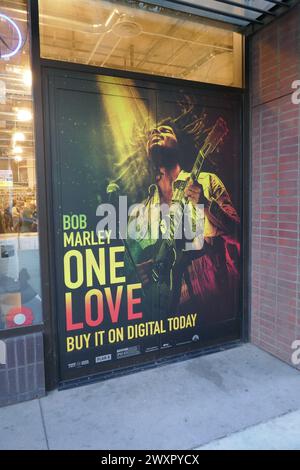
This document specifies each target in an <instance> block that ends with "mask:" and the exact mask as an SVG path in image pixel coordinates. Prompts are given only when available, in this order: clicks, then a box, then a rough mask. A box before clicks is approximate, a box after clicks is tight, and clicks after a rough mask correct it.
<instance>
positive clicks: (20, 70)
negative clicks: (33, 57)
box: [0, 0, 34, 169]
mask: <svg viewBox="0 0 300 470" xmlns="http://www.w3.org/2000/svg"><path fill="white" fill-rule="evenodd" d="M0 11H1V13H4V14H6V15H8V16H10V17H11V18H14V20H15V21H16V22H17V24H18V26H19V28H20V30H21V34H22V39H23V46H22V50H21V52H20V53H19V54H17V55H16V56H14V57H12V58H11V59H9V60H4V59H0V82H1V85H2V87H1V93H0V161H3V162H5V161H6V160H7V159H9V160H11V161H13V160H14V156H15V152H14V145H13V140H12V138H13V135H14V133H15V132H20V133H22V134H23V135H24V137H25V140H24V141H22V142H17V143H16V145H17V146H18V147H21V148H22V153H21V154H20V155H19V156H20V157H21V159H22V160H21V161H20V162H19V164H18V165H19V168H20V169H21V168H22V167H24V166H26V167H33V164H34V163H33V161H34V139H33V128H32V126H33V123H32V121H20V120H18V119H17V111H18V109H26V110H28V111H30V112H32V95H31V86H30V84H28V83H25V82H24V74H26V72H28V71H29V70H30V63H29V44H28V41H27V39H28V30H27V12H26V4H25V2H24V1H23V0H15V1H8V0H2V2H1V8H0ZM7 31H8V29H7V27H6V25H4V24H3V25H2V24H0V36H1V37H3V39H4V40H7V37H6V34H7Z"/></svg>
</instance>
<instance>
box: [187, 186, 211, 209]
mask: <svg viewBox="0 0 300 470" xmlns="http://www.w3.org/2000/svg"><path fill="white" fill-rule="evenodd" d="M184 195H185V197H186V198H187V199H188V200H189V201H191V202H192V203H193V204H204V205H207V202H208V201H207V199H206V197H205V196H204V192H203V187H202V184H200V183H198V181H190V183H189V184H188V185H187V187H186V188H185V191H184Z"/></svg>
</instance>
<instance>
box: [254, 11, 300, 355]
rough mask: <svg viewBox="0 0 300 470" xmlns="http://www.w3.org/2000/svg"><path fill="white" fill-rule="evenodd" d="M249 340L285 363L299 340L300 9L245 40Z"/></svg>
mask: <svg viewBox="0 0 300 470" xmlns="http://www.w3.org/2000/svg"><path fill="white" fill-rule="evenodd" d="M250 50H251V54H250V58H251V60H250V64H251V111H252V233H251V236H252V239H251V244H252V265H251V270H252V292H251V300H252V308H251V310H252V322H251V337H252V342H253V343H255V344H256V345H258V346H260V347H261V348H263V349H265V350H266V351H268V352H270V353H272V354H274V355H276V356H277V357H279V358H281V359H283V360H284V361H286V362H289V363H291V354H292V350H291V343H292V342H293V341H294V340H296V339H300V240H299V232H300V105H293V104H292V101H291V96H292V93H293V91H294V90H293V89H292V88H291V84H292V82H293V81H294V80H300V6H297V7H296V8H294V9H293V10H292V11H291V12H290V13H288V14H287V15H285V16H283V17H282V18H281V19H279V20H277V21H275V22H273V23H272V24H270V25H269V26H268V27H266V28H265V29H263V30H261V31H260V32H258V33H257V34H256V35H255V36H253V38H252V39H251V49H250Z"/></svg>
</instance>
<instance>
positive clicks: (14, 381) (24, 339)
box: [0, 333, 45, 406]
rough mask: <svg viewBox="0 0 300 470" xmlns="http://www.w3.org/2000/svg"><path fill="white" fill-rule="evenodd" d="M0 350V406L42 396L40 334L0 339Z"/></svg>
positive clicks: (41, 339)
mask: <svg viewBox="0 0 300 470" xmlns="http://www.w3.org/2000/svg"><path fill="white" fill-rule="evenodd" d="M3 346H4V348H3ZM4 350H5V353H4ZM1 353H2V354H1V357H0V359H1V360H0V406H4V405H10V404H12V403H17V402H21V401H25V400H31V399H33V398H38V397H41V396H44V395H45V378H44V352H43V335H42V333H34V334H29V335H25V336H17V337H15V338H9V339H6V340H2V342H1ZM3 353H4V354H3Z"/></svg>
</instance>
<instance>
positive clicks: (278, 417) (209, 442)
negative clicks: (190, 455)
mask: <svg viewBox="0 0 300 470" xmlns="http://www.w3.org/2000/svg"><path fill="white" fill-rule="evenodd" d="M297 411H300V408H296V409H294V410H289V411H285V412H284V413H282V414H280V415H277V416H274V417H273V418H270V419H267V420H265V421H259V422H258V423H256V424H250V426H246V427H244V428H241V429H239V430H238V431H234V432H231V433H229V434H223V435H222V436H220V437H217V438H216V439H212V440H211V441H207V442H203V443H202V444H199V445H197V446H194V447H192V448H191V449H189V450H197V449H200V450H201V447H204V446H207V445H208V444H213V443H214V442H218V441H220V440H221V439H226V438H227V437H231V436H234V435H235V434H240V433H241V432H244V431H247V430H249V429H251V428H256V427H257V426H261V425H262V424H267V423H269V422H270V421H274V420H275V419H280V418H283V417H284V416H287V415H289V414H292V413H296V412H297Z"/></svg>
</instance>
